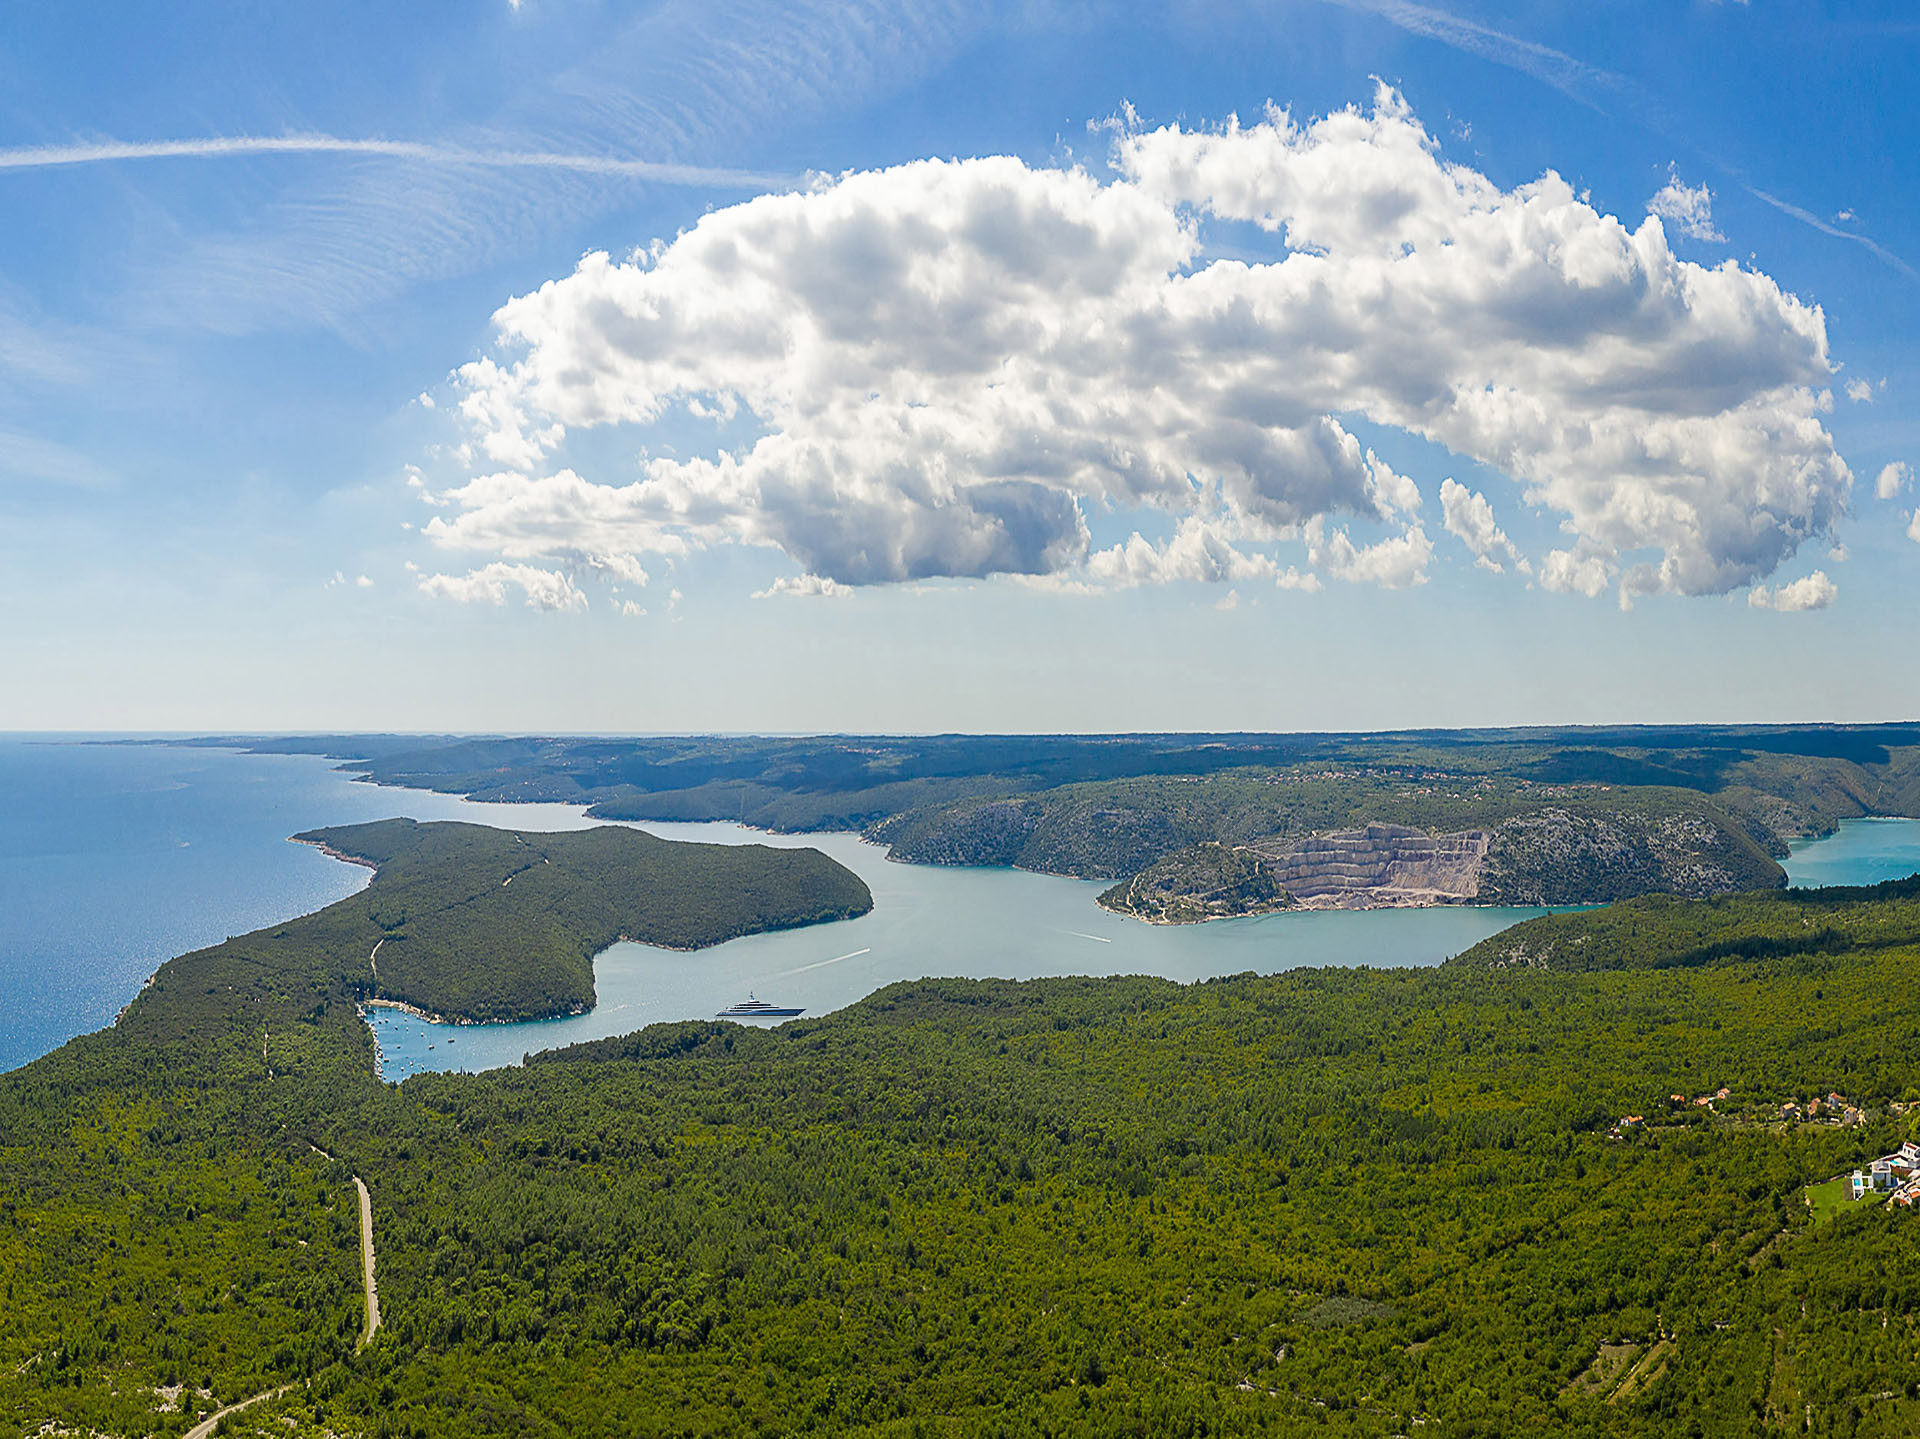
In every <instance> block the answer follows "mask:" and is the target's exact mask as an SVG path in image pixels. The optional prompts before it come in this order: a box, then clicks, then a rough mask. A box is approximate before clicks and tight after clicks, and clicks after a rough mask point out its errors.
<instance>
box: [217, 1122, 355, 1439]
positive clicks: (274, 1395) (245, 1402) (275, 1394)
mask: <svg viewBox="0 0 1920 1439" xmlns="http://www.w3.org/2000/svg"><path fill="white" fill-rule="evenodd" d="M307 1147H308V1148H309V1149H311V1150H312V1151H313V1152H314V1153H315V1154H317V1155H319V1156H320V1157H321V1158H322V1159H332V1158H333V1156H332V1155H331V1154H328V1153H327V1151H326V1150H324V1149H322V1148H321V1147H320V1146H319V1145H317V1144H309V1145H308V1146H307ZM353 1187H354V1188H355V1189H356V1190H358V1191H359V1194H360V1269H361V1273H362V1274H363V1275H364V1276H365V1277H366V1282H367V1332H366V1333H365V1334H362V1335H361V1336H360V1343H359V1344H358V1345H357V1346H355V1347H356V1348H359V1349H365V1348H366V1347H367V1345H369V1344H371V1343H372V1342H373V1336H374V1335H375V1334H376V1333H378V1332H379V1329H380V1293H379V1291H378V1290H377V1289H375V1288H374V1287H373V1196H372V1195H370V1194H368V1193H367V1185H366V1181H365V1180H363V1179H361V1177H360V1176H359V1175H357V1174H356V1175H354V1176H353ZM297 1387H298V1386H296V1385H293V1384H282V1385H281V1386H280V1387H279V1388H278V1389H268V1390H266V1391H265V1392H263V1393H260V1394H254V1395H250V1396H248V1397H247V1398H245V1399H242V1400H240V1401H238V1402H237V1403H233V1404H229V1405H227V1407H226V1408H224V1409H216V1410H215V1411H214V1412H213V1413H212V1414H209V1415H208V1416H207V1417H206V1418H205V1419H202V1420H201V1421H200V1422H199V1423H198V1424H196V1425H194V1426H193V1428H191V1429H189V1430H188V1431H187V1439H209V1436H211V1435H212V1433H213V1431H214V1429H215V1428H217V1427H218V1426H219V1423H220V1421H221V1420H222V1419H224V1418H226V1417H227V1416H228V1415H229V1414H238V1413H239V1412H240V1411H241V1410H242V1409H251V1408H253V1406H254V1405H256V1404H265V1403H266V1402H267V1401H268V1400H269V1399H278V1398H279V1397H280V1396H281V1395H282V1394H285V1393H287V1392H288V1391H289V1390H291V1389H294V1388H297Z"/></svg>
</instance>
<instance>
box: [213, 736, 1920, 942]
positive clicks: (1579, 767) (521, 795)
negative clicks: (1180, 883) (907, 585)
mask: <svg viewBox="0 0 1920 1439" xmlns="http://www.w3.org/2000/svg"><path fill="white" fill-rule="evenodd" d="M199 742H200V743H206V744H226V745H234V744H241V745H246V746H247V747H249V748H252V749H255V750H258V751H262V752H275V753H288V752H294V753H311V754H324V755H330V756H333V757H335V758H337V759H339V760H341V761H342V762H343V764H342V767H343V768H345V769H349V770H352V771H355V772H357V773H359V774H361V775H363V776H365V777H366V778H368V779H371V780H374V781H376V782H378V783H381V784H392V785H405V786H412V787H417V788H426V789H433V790H439V791H443V792H447V793H455V794H464V795H468V796H471V797H473V798H477V799H488V800H521V801H525V800H548V801H562V802H567V803H576V804H581V805H587V806H590V809H589V813H591V814H593V815H595V816H598V817H600V818H606V819H621V820H734V821H738V822H740V823H744V824H751V825H757V826H759V827H762V828H765V829H770V830H776V831H784V832H806V831H817V830H856V831H859V832H861V833H863V834H864V835H865V836H866V837H867V838H868V839H871V840H874V841H876V842H878V843H882V844H885V845H887V846H888V847H889V851H890V854H891V856H892V857H893V858H895V859H900V860H905V861H908V862H912V863H920V864H959V865H1011V866H1016V867H1019V868H1023V869H1031V870H1038V871H1041V872H1043V873H1049V874H1065V875H1074V876H1077V877H1079V878H1083V879H1103V880H1107V881H1110V882H1111V881H1116V880H1119V881H1125V880H1128V879H1129V878H1132V877H1135V876H1142V875H1144V874H1145V872H1146V871H1148V870H1149V869H1151V868H1153V867H1154V866H1155V865H1157V864H1159V863H1160V862H1162V861H1165V860H1170V859H1171V860H1173V861H1174V863H1175V865H1176V867H1181V866H1185V865H1188V864H1189V863H1190V862H1191V861H1192V859H1193V858H1194V857H1195V856H1196V855H1198V854H1202V853H1204V850H1203V849H1202V847H1203V846H1207V845H1216V844H1217V845H1225V846H1228V847H1235V846H1244V845H1249V844H1253V845H1256V846H1257V847H1264V848H1266V849H1267V850H1269V851H1271V850H1273V849H1274V848H1275V847H1276V846H1279V847H1282V848H1284V847H1285V846H1286V844H1287V843H1289V842H1292V841H1298V840H1300V839H1303V838H1305V837H1307V836H1309V835H1313V834H1318V833H1324V832H1327V831H1335V830H1345V829H1350V828H1355V827H1360V826H1364V825H1366V824H1369V823H1386V824H1405V825H1411V826H1414V827H1416V828H1419V829H1422V830H1424V831H1427V832H1430V833H1435V832H1441V831H1457V830H1465V829H1485V830H1490V831H1493V838H1492V846H1491V850H1490V852H1489V853H1488V855H1487V868H1486V872H1485V874H1484V875H1483V876H1482V877H1481V881H1480V884H1479V888H1478V892H1477V894H1476V895H1475V897H1474V898H1475V902H1478V903H1483V904H1486V903H1491V904H1527V905H1531V904H1596V903H1605V902H1608V901H1611V900H1616V899H1624V898H1628V897H1630V896H1633V895H1640V894H1649V893H1676V894H1686V895H1694V896H1704V895H1709V894H1717V893H1732V892H1739V891H1744V890H1760V889H1770V888H1776V887H1778V886H1780V885H1781V884H1783V883H1784V875H1783V873H1782V871H1781V869H1780V866H1779V865H1778V863H1777V862H1776V861H1778V860H1779V859H1781V858H1783V857H1785V855H1786V853H1787V848H1788V842H1789V840H1790V839H1792V838H1793V837H1795V836H1798V835H1806V834H1820V833H1825V832H1826V831H1828V830H1830V829H1831V828H1832V827H1833V826H1834V825H1835V824H1836V823H1837V822H1838V821H1840V820H1843V819H1849V818H1854V817H1857V816H1861V815H1866V814H1883V815H1920V729H1916V728H1915V727H1914V726H1912V725H1718V726H1713V725H1665V726H1613V727H1591V726H1589V727H1549V728H1538V729H1497V730H1406V731H1399V732H1386V733H1377V734H1167V735H926V736H900V735H877V736H856V735H845V736H833V735H827V736H809V737H796V738H782V737H768V736H691V737H690V736H677V737H672V736H661V737H651V738H622V739H596V738H582V737H553V738H541V737H537V736H532V737H529V736H516V737H499V738H484V737H482V738H474V737H454V736H446V737H437V738H436V737H431V736H419V735H399V736H380V735H344V736H342V735H332V736H330V735H315V736H303V737H298V736H297V737H285V736H281V737H275V738H271V739H252V740H249V739H247V738H245V737H232V736H229V737H224V738H216V739H209V740H204V741H199ZM1211 867H1212V866H1211V865H1202V866H1201V868H1203V869H1205V868H1211ZM1165 878H1166V876H1165V875H1164V874H1162V875H1160V876H1159V877H1158V879H1157V880H1156V879H1149V880H1147V881H1146V883H1147V885H1148V887H1149V888H1154V887H1157V886H1158V884H1159V882H1160V881H1163V880H1164V879H1165ZM1254 888H1255V889H1256V890H1257V889H1258V888H1259V887H1258V886H1257V885H1256V886H1255V887H1254ZM1171 898H1172V906H1171V907H1172V908H1173V909H1174V910H1182V911H1184V910H1185V909H1186V908H1189V907H1190V906H1188V905H1187V904H1186V900H1189V899H1194V898H1196V896H1181V895H1174V896H1172V897H1171ZM1265 905H1266V901H1265V900H1264V899H1262V898H1261V896H1260V895H1259V894H1258V893H1255V894H1253V895H1252V897H1251V902H1250V904H1249V905H1248V906H1246V907H1244V908H1243V909H1242V910H1240V911H1234V910H1232V909H1231V907H1228V906H1221V905H1217V904H1216V905H1211V906H1209V905H1207V904H1205V903H1202V904H1201V905H1200V906H1199V908H1200V909H1203V910H1208V911H1209V912H1211V911H1212V910H1220V911H1221V912H1248V911H1250V910H1257V909H1259V908H1262V907H1265ZM1150 908H1155V909H1160V908H1164V907H1162V906H1150ZM1159 917H1162V918H1165V917H1168V916H1166V915H1165V914H1161V915H1160V916H1159ZM1195 917H1202V916H1200V915H1197V914H1196V915H1195Z"/></svg>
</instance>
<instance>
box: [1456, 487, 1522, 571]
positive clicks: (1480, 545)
mask: <svg viewBox="0 0 1920 1439" xmlns="http://www.w3.org/2000/svg"><path fill="white" fill-rule="evenodd" d="M1440 513H1441V518H1442V522H1443V523H1444V524H1445V526H1446V530H1447V533H1448V534H1450V535H1453V536H1454V537H1455V538H1457V539H1458V540H1459V541H1460V542H1461V543H1462V544H1464V545H1465V546H1466V547H1467V548H1468V549H1469V550H1471V551H1473V559H1474V563H1475V564H1477V565H1479V566H1480V567H1481V568H1482V569H1488V570H1492V571H1493V572H1494V573H1495V574H1496V575H1498V574H1505V573H1506V569H1507V566H1508V565H1512V566H1513V567H1514V568H1515V569H1516V570H1518V571H1520V573H1522V574H1530V573H1532V569H1533V567H1532V566H1531V565H1529V564H1528V563H1527V560H1526V557H1525V556H1523V555H1522V554H1521V553H1520V551H1519V550H1517V549H1515V548H1514V545H1513V541H1512V540H1510V539H1508V538H1507V532H1506V531H1505V530H1503V529H1501V528H1500V526H1499V524H1498V523H1497V522H1496V521H1495V520H1494V518H1493V506H1492V505H1490V504H1488V503H1487V497H1486V496H1485V495H1483V494H1479V493H1477V492H1475V491H1473V490H1469V489H1468V488H1467V487H1466V486H1465V485H1463V484H1461V483H1460V482H1459V481H1458V480H1455V479H1452V478H1448V479H1445V480H1442V481H1441V482H1440Z"/></svg>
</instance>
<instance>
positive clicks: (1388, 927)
mask: <svg viewBox="0 0 1920 1439" xmlns="http://www.w3.org/2000/svg"><path fill="white" fill-rule="evenodd" d="M640 828H642V829H645V830H648V831H649V832H651V833H653V834H657V835H660V836H661V837H662V838H665V839H691V840H704V841H707V842H709V843H724V844H772V845H813V846H815V847H816V848H819V849H821V850H824V851H826V853H828V854H830V855H832V856H833V857H834V858H835V859H837V860H839V861H840V862H841V863H842V864H844V865H846V866H847V867H848V868H849V869H851V870H853V871H854V872H855V873H856V874H858V875H859V876H860V877H861V878H862V879H864V880H865V881H866V882H867V886H868V888H870V889H871V890H872V891H873V912H872V913H871V914H867V915H863V916H862V917H861V918H859V919H853V920H846V921H843V922H841V923H837V924H828V925H817V926H814V927H812V928H808V929H798V930H787V931H784V932H781V933H777V934H761V935H752V936H750V937H748V938H746V939H737V940H733V941H731V942H729V943H727V944H722V945H716V946H714V947H713V948H711V949H705V950H700V951H697V952H695V953H692V954H685V953H678V952H674V951H670V950H662V949H656V948H654V947H652V946H650V945H644V944H630V943H623V944H616V945H614V946H612V947H611V948H609V949H607V950H604V951H603V952H602V953H601V954H600V955H599V956H598V958H597V959H596V960H595V961H594V985H595V988H596V990H597V991H598V994H599V1002H598V1003H597V1004H596V1005H595V1006H594V1008H593V1009H592V1010H591V1011H589V1012H588V1013H586V1014H579V1015H568V1016H566V1017H564V1018H560V1019H546V1020H534V1021H531V1022H528V1023H522V1024H487V1025H451V1024H435V1023H432V1022H431V1021H428V1020H424V1019H421V1018H419V1017H418V1016H415V1015H410V1014H405V1013H403V1012H401V1011H398V1010H391V1009H370V1010H369V1011H368V1023H369V1024H370V1026H371V1027H372V1029H373V1032H374V1037H375V1039H376V1040H377V1041H378V1043H379V1046H380V1066H381V1073H382V1075H383V1076H384V1077H385V1078H387V1079H393V1080H397V1079H404V1078H405V1077H406V1076H408V1075H410V1074H419V1073H424V1072H427V1071H430V1070H435V1071H449V1070H462V1071H473V1070H480V1069H492V1068H497V1067H499V1066H501V1065H509V1064H518V1063H520V1062H521V1060H522V1059H523V1058H524V1057H525V1056H526V1055H528V1054H530V1053H533V1052H535V1051H537V1050H542V1049H552V1048H556V1047H558V1046H561V1045H567V1044H578V1043H580V1042H582V1041H583V1040H589V1039H602V1038H605V1037H607V1036H609V1035H615V1034H629V1033H632V1032H633V1031H634V1030H636V1029H642V1028H644V1027H646V1026H647V1025H649V1024H659V1023H662V1022H665V1021H670V1020H682V1019H711V1018H712V1017H713V1016H714V1015H715V1014H717V1013H718V1012H719V1011H720V1010H722V1009H724V1008H725V1007H726V1006H727V1005H729V1004H732V1003H734V1002H735V1001H736V1000H742V999H745V998H746V997H747V996H748V994H749V993H750V992H751V993H753V994H756V995H758V997H759V998H761V999H764V1000H767V1001H770V1002H772V1003H776V1004H781V1005H800V1006H804V1007H805V1008H806V1011H807V1015H808V1016H809V1017H817V1016H819V1015H822V1014H827V1013H830V1012H832V1011H833V1010H836V1009H840V1008H843V1007H845V1006H846V1005H849V1004H853V1003H855V1002H856V1001H858V1000H860V999H863V998H865V997H866V996H867V995H869V994H872V993H873V992H874V991H875V990H877V989H881V988H883V987H885V986H886V985H889V984H892V983H894V982H896V981H898V980H910V979H926V978H935V977H939V978H968V979H1040V978H1045V977H1051V976H1061V975H1088V976H1099V975H1117V974H1151V975H1158V976H1160V977H1161V978H1164V979H1171V980H1177V981H1179V982H1181V983H1192V982H1194V981H1196V980H1201V979H1211V978H1216V977H1218V976H1221V975H1228V974H1240V973H1244V972H1246V971H1249V970H1251V971H1254V972H1256V973H1260V974H1273V973H1277V972H1279V971H1281V970H1286V969H1298V968H1303V967H1309V966H1323V965H1362V964H1366V965H1376V966H1382V967H1387V966H1393V967H1399V966H1409V965H1431V964H1438V963H1440V962H1441V961H1442V960H1444V959H1446V958H1448V957H1449V956H1450V955H1454V954H1458V953H1459V952H1460V951H1461V950H1463V949H1466V948H1467V947H1468V946H1470V945H1472V944H1475V943H1477V942H1478V941H1480V940H1482V939H1485V938H1486V937H1487V936H1489V935H1492V934H1497V933H1498V932H1499V931H1501V930H1503V929H1505V928H1506V927H1507V926H1508V925H1511V924H1517V923H1518V922H1519V921H1521V920H1523V919H1530V918H1532V917H1533V916H1534V915H1536V914H1542V913H1545V911H1544V910H1540V909H1532V908H1494V907H1488V908H1476V907H1470V906H1464V905H1460V906H1440V907H1436V908H1433V909H1375V910H1317V911H1306V912H1300V913H1284V912H1283V913H1278V914H1267V915H1260V916H1257V917H1254V918H1250V919H1228V920H1214V921H1211V922H1210V923H1207V924H1194V925H1178V926H1156V925H1147V924H1142V923H1140V922H1139V921H1138V920H1132V919H1125V918H1122V917H1121V916H1119V915H1114V914H1109V913H1108V912H1107V911H1106V910H1103V909H1101V908H1100V907H1099V906H1098V905H1097V904H1096V903H1095V902H1094V901H1095V898H1096V896H1098V895H1099V893H1100V891H1101V890H1102V889H1104V888H1106V885H1105V884H1104V883H1102V882H1098V881H1087V880H1076V879H1062V878H1059V877H1058V876H1054V875H1041V874H1028V873H1025V872H1022V871H1019V870H1010V869H964V868H950V867H943V866H934V865H910V864H894V863H892V862H890V861H889V860H888V859H887V858H886V854H885V851H884V850H883V849H881V848H880V847H878V846H876V845H871V844H868V843H866V842H865V841H864V840H862V839H860V838H859V837H858V836H857V835H852V834H797V835H777V834H765V833H761V832H760V831H757V830H749V829H744V828H742V827H741V826H739V825H732V824H658V823H648V824H644V825H641V826H640ZM1786 869H1787V874H1788V879H1789V882H1790V883H1792V884H1796V885H1816V884H1871V883H1877V882H1878V881H1879V880H1881V879H1888V878H1896V877H1900V876H1904V875H1908V874H1912V873H1914V872H1915V871H1916V870H1920V820H1850V821H1847V822H1846V823H1843V824H1842V825H1841V826H1840V827H1839V829H1838V830H1837V831H1836V832H1835V833H1834V834H1832V835H1829V836H1826V837H1825V838H1822V839H1817V840H1809V841H1805V842H1802V843H1800V844H1797V845H1795V846H1794V852H1793V856H1792V858H1791V859H1790V860H1789V861H1788V862H1787V864H1786Z"/></svg>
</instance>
